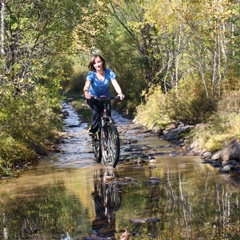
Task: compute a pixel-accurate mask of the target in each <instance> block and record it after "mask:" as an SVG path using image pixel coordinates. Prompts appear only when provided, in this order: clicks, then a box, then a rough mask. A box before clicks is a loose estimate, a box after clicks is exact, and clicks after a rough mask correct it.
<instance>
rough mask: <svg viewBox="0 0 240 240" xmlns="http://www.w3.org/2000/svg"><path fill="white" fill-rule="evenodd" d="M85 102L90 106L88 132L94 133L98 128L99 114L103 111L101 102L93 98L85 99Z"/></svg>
mask: <svg viewBox="0 0 240 240" xmlns="http://www.w3.org/2000/svg"><path fill="white" fill-rule="evenodd" d="M87 103H88V105H89V106H90V108H91V109H92V116H91V129H90V132H92V133H96V132H97V130H98V123H99V120H100V114H101V112H102V111H103V108H102V104H101V103H100V102H99V101H97V100H95V99H90V100H88V101H87Z"/></svg>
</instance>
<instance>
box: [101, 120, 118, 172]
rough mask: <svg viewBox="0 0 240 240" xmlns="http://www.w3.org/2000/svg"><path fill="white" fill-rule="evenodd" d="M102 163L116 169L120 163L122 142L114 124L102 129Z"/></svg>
mask: <svg viewBox="0 0 240 240" xmlns="http://www.w3.org/2000/svg"><path fill="white" fill-rule="evenodd" d="M100 143H101V152H102V162H103V164H104V165H105V166H108V167H113V168H115V167H116V166H117V164H118V161H119V155H120V140H119V134H118V130H117V128H116V126H115V125H114V124H113V123H109V124H106V125H105V126H104V127H103V128H101V140H100Z"/></svg>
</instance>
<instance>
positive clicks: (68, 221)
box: [0, 106, 240, 240]
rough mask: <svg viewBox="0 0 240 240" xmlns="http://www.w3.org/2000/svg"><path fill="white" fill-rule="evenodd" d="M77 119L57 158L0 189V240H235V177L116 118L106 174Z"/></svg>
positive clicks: (83, 125) (7, 181)
mask: <svg viewBox="0 0 240 240" xmlns="http://www.w3.org/2000/svg"><path fill="white" fill-rule="evenodd" d="M66 108H67V109H69V108H70V106H66ZM70 109H71V108H70ZM68 111H70V110H68ZM71 111H73V110H71ZM72 114H75V113H74V111H73V112H72V113H71V116H72ZM114 114H116V113H114ZM115 116H116V119H119V118H120V116H118V115H117V114H116V115H115ZM75 117H76V121H75V122H72V121H70V122H67V121H66V124H65V126H64V130H65V131H66V133H68V135H67V137H66V139H65V141H64V143H63V144H62V150H63V151H62V152H61V153H58V154H53V155H51V156H49V157H48V158H45V159H43V160H42V161H41V162H40V163H39V164H38V166H35V167H33V168H32V169H30V170H28V171H24V172H20V173H19V175H18V177H16V178H12V179H4V180H3V181H2V182H1V185H0V195H1V198H0V211H1V215H0V229H1V234H0V237H1V239H44V240H45V239H64V240H67V239H69V240H70V239H114V238H115V239H127V238H123V235H124V234H125V235H128V237H129V238H128V239H239V237H240V235H239V230H240V229H239V228H240V227H239V226H240V225H239V221H240V217H239V215H240V214H239V213H240V212H239V196H240V195H239V180H238V178H237V177H234V176H229V175H222V174H220V173H219V172H218V171H217V170H216V169H214V168H212V167H210V166H209V165H206V164H203V163H202V160H201V159H199V158H198V157H193V156H184V155H182V154H179V152H180V151H181V149H179V148H178V147H176V146H173V145H171V144H169V143H168V142H165V141H162V140H161V139H159V138H158V137H157V136H154V135H151V134H149V133H144V131H142V130H141V129H140V128H139V127H138V126H136V125H133V124H132V123H131V122H130V121H128V120H126V119H121V118H120V119H121V121H119V122H118V123H117V124H118V128H119V131H120V136H121V140H122V144H121V161H120V163H119V165H118V167H117V169H116V170H114V171H113V170H112V169H107V168H104V167H102V166H101V164H97V163H95V162H94V161H93V153H92V151H91V145H90V141H89V138H88V136H87V134H86V132H87V131H86V129H87V126H86V123H81V121H79V118H78V116H77V115H75ZM123 122H124V123H123ZM136 140H137V141H136ZM121 236H122V238H121ZM94 237H95V238H94Z"/></svg>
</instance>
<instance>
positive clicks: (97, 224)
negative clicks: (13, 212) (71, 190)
mask: <svg viewBox="0 0 240 240" xmlns="http://www.w3.org/2000/svg"><path fill="white" fill-rule="evenodd" d="M92 196H93V199H94V203H95V213H96V218H95V219H94V220H93V222H92V234H93V235H92V236H93V237H101V238H109V239H115V237H114V232H115V224H114V225H113V224H112V223H109V221H108V217H107V216H106V215H105V208H104V205H103V197H101V196H99V195H95V193H94V194H92Z"/></svg>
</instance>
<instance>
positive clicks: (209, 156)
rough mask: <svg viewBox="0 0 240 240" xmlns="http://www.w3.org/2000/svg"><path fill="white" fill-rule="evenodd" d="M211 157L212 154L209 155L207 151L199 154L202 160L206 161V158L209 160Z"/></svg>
mask: <svg viewBox="0 0 240 240" xmlns="http://www.w3.org/2000/svg"><path fill="white" fill-rule="evenodd" d="M211 157H212V153H211V152H208V151H206V152H203V153H202V154H201V158H203V159H207V158H211Z"/></svg>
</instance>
